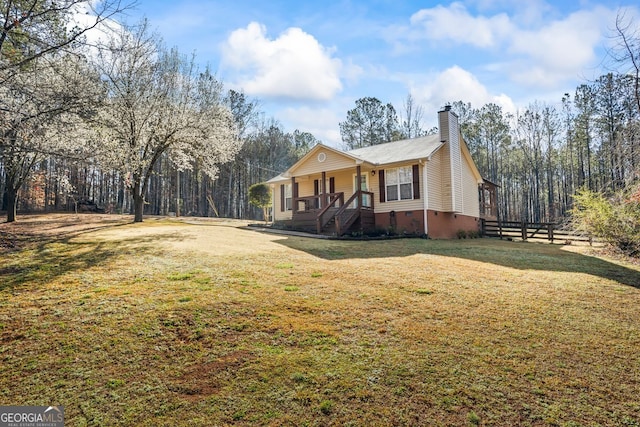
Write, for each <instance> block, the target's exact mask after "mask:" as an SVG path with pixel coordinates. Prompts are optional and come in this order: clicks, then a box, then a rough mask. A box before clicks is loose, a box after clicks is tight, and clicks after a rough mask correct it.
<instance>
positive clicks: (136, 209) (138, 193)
mask: <svg viewBox="0 0 640 427" xmlns="http://www.w3.org/2000/svg"><path fill="white" fill-rule="evenodd" d="M132 195H133V222H142V214H143V213H144V193H143V192H142V186H141V185H140V183H139V182H136V183H135V184H133V191H132Z"/></svg>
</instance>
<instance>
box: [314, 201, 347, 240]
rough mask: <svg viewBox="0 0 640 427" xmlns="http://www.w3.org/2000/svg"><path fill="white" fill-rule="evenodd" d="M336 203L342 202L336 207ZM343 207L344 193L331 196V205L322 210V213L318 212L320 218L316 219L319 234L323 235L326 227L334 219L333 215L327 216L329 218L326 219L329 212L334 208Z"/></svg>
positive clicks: (328, 204)
mask: <svg viewBox="0 0 640 427" xmlns="http://www.w3.org/2000/svg"><path fill="white" fill-rule="evenodd" d="M336 202H340V203H339V205H338V206H334V205H335V204H336ZM342 206H344V193H333V194H330V197H329V203H327V205H326V206H325V207H324V208H322V210H320V212H318V216H317V217H316V230H317V233H318V234H320V233H322V230H324V227H326V225H327V224H328V223H329V221H331V219H332V218H333V215H327V217H326V218H325V214H326V213H327V212H328V211H329V209H331V208H333V207H335V208H339V207H342Z"/></svg>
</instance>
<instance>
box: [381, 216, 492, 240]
mask: <svg viewBox="0 0 640 427" xmlns="http://www.w3.org/2000/svg"><path fill="white" fill-rule="evenodd" d="M427 224H428V226H429V229H428V235H429V237H430V238H432V239H456V238H458V232H459V231H460V230H465V231H467V232H469V231H475V232H478V231H479V230H480V220H479V219H478V218H475V217H471V216H466V215H460V214H454V213H449V212H435V211H431V210H429V211H427ZM376 228H377V229H387V230H388V229H392V230H393V231H394V232H395V233H398V234H403V233H406V234H417V235H422V234H424V214H423V211H421V210H418V211H406V212H385V213H377V214H376Z"/></svg>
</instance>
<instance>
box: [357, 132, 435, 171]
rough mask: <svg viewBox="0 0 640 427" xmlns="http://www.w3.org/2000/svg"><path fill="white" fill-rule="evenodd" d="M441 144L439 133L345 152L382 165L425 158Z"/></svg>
mask: <svg viewBox="0 0 640 427" xmlns="http://www.w3.org/2000/svg"><path fill="white" fill-rule="evenodd" d="M441 145H442V143H441V142H440V135H439V134H435V135H428V136H422V137H419V138H412V139H403V140H401V141H393V142H387V143H384V144H378V145H372V146H370V147H364V148H357V149H355V150H351V151H347V153H348V154H350V155H352V156H356V157H359V158H361V159H362V160H364V161H366V162H369V163H373V164H376V165H382V164H389V163H399V162H405V161H408V160H418V159H425V158H427V157H429V156H431V155H432V154H433V153H434V152H435V151H436V150H437V149H438V148H439V147H440V146H441Z"/></svg>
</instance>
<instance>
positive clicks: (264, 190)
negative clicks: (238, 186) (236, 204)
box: [249, 182, 271, 222]
mask: <svg viewBox="0 0 640 427" xmlns="http://www.w3.org/2000/svg"><path fill="white" fill-rule="evenodd" d="M249 203H251V204H252V205H254V206H256V207H258V208H261V209H262V216H263V218H264V221H265V222H267V221H269V208H270V207H271V188H270V187H269V185H268V184H266V183H264V182H261V183H259V184H253V185H252V186H251V187H249Z"/></svg>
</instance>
